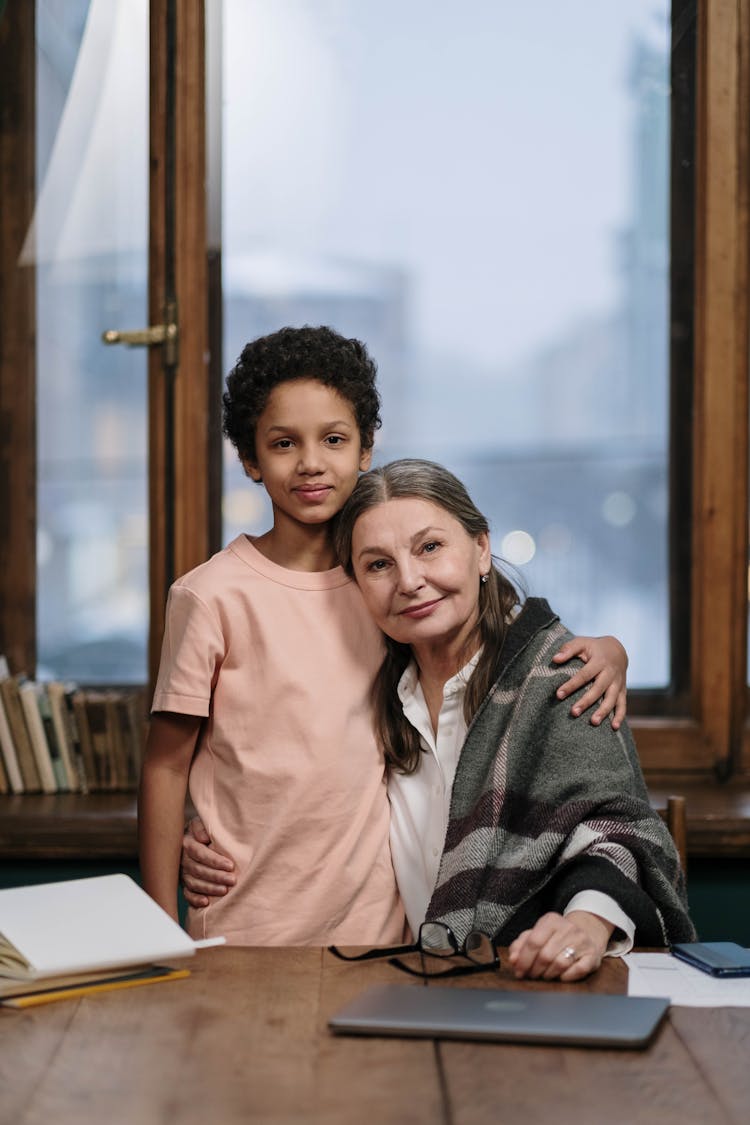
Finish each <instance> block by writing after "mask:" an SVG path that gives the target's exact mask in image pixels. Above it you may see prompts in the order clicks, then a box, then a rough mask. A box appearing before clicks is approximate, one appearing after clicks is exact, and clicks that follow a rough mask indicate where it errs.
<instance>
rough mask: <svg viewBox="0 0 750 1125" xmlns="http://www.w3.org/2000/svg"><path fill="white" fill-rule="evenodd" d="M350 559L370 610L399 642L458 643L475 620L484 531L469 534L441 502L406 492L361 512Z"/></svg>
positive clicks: (484, 565)
mask: <svg viewBox="0 0 750 1125" xmlns="http://www.w3.org/2000/svg"><path fill="white" fill-rule="evenodd" d="M352 564H353V567H354V575H355V577H356V579H357V584H358V586H359V588H360V590H361V591H362V595H363V597H364V599H365V603H366V605H367V608H368V610H369V611H370V613H371V615H372V617H373V618H374V620H375V622H376V623H377V624H378V625H379V626H380V628H381V629H382V630H383V632H384V633H387V634H388V636H389V637H393V639H394V640H396V641H400V642H402V643H403V644H409V645H412V646H413V647H415V648H416V649H419V647H420V646H429V647H434V646H435V645H439V644H440V645H442V644H444V645H446V646H448V647H450V648H451V649H452V650H454V651H459V649H460V647H461V646H463V644H464V642H465V641H466V638H467V637H468V636H469V634H470V633H471V631H472V629H473V628H474V625H475V623H476V620H477V613H478V598H479V581H480V578H481V576H482V575H483V574H486V573H487V572H488V571H489V569H490V566H491V565H492V561H491V555H490V543H489V537H488V536H487V535H486V534H484V533H483V534H481V535H480V536H479V537H478V538H477V539H473V538H472V537H471V536H470V535H468V534H467V532H466V531H464V528H463V527H462V525H461V524H460V523H459V522H458V520H456V519H454V518H453V516H451V515H449V514H448V512H446V511H445V509H444V508H441V507H439V505H437V504H433V503H430V501H428V500H419V499H416V498H412V497H407V498H404V499H399V500H387V501H385V502H384V503H382V504H378V505H377V507H375V508H371V509H370V510H369V511H368V512H365V513H364V515H362V516H360V517H359V519H358V520H357V522H356V523H355V525H354V531H353V534H352Z"/></svg>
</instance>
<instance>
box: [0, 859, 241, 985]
mask: <svg viewBox="0 0 750 1125" xmlns="http://www.w3.org/2000/svg"><path fill="white" fill-rule="evenodd" d="M223 940H224V939H223V938H220V939H218V940H214V939H212V940H210V941H208V942H195V941H193V940H192V938H190V937H189V936H188V934H186V933H185V931H184V930H183V929H181V927H180V926H179V925H178V924H177V923H176V922H175V921H173V919H172V918H170V916H169V915H168V914H167V913H166V911H164V910H162V908H161V907H160V906H158V905H157V904H156V903H155V902H154V901H153V899H151V898H149V896H148V895H147V894H146V893H145V891H143V890H142V889H141V888H140V887H139V886H138V885H137V883H135V882H133V880H132V879H130V878H129V877H128V876H127V875H104V876H100V877H96V878H91V879H72V880H67V881H64V882H60V883H44V884H41V885H38V886H31V887H12V888H10V889H8V890H2V891H0V1000H2V998H3V997H7V996H9V995H11V994H12V995H18V993H19V982H21V981H24V982H34V983H35V985H37V984H38V983H39V982H42V983H43V982H48V983H49V984H50V985H55V986H60V985H61V984H63V983H66V984H70V983H71V982H73V983H74V982H75V981H76V980H77V981H78V982H79V983H80V982H81V981H82V980H84V979H86V980H88V981H91V982H99V983H101V982H102V981H103V978H105V977H108V976H109V977H110V979H112V976H111V975H112V972H113V970H120V972H119V973H118V974H117V976H118V979H119V980H122V978H123V977H124V976H125V975H127V976H128V977H129V978H130V979H136V976H140V977H142V978H145V977H150V978H153V977H158V976H160V975H161V976H163V975H164V972H165V970H164V968H163V967H162V966H158V967H155V966H154V965H153V962H156V961H163V960H164V959H168V960H173V959H174V958H181V957H190V956H192V955H193V954H194V953H195V950H196V949H199V948H201V947H203V946H204V945H217V944H221V942H223ZM131 966H140V967H143V966H150V970H149V971H148V973H140V974H133V973H130V974H123V973H122V970H124V969H128V968H129V967H131ZM180 975H186V974H185V973H184V972H182V973H180ZM35 990H36V991H38V990H39V989H38V988H37V989H35Z"/></svg>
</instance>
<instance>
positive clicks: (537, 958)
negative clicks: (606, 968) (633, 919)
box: [508, 910, 614, 981]
mask: <svg viewBox="0 0 750 1125" xmlns="http://www.w3.org/2000/svg"><path fill="white" fill-rule="evenodd" d="M613 930H614V926H613V925H612V924H611V923H610V922H605V921H604V919H603V918H600V917H599V916H598V915H597V914H589V913H588V911H586V910H571V912H570V914H543V915H542V917H541V918H540V919H539V921H538V922H537V923H536V925H535V926H533V927H532V929H530V930H524V931H523V933H522V934H519V935H518V937H517V938H516V940H515V941H514V942H513V944H512V945H511V946H510V947H509V949H508V960H509V961H510V965H511V968H512V969H513V970H514V971H515V975H516V976H517V977H529V978H530V979H532V980H561V981H572V980H581V978H582V977H587V976H588V975H589V973H593V972H594V970H595V969H598V968H599V966H600V964H601V961H602V957H603V956H604V954H605V952H606V949H607V945H608V944H609V939H610V936H611V934H612V931H613Z"/></svg>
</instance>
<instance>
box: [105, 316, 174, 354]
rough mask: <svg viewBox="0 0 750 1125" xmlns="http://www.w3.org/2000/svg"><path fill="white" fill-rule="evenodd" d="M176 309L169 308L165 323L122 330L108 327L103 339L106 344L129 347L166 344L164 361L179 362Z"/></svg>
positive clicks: (148, 346)
mask: <svg viewBox="0 0 750 1125" xmlns="http://www.w3.org/2000/svg"><path fill="white" fill-rule="evenodd" d="M175 314H176V310H175V308H174V307H171V308H167V310H166V315H165V318H164V319H165V322H166V323H164V324H152V325H150V326H149V327H148V328H136V329H133V330H132V331H120V329H118V328H108V329H107V331H106V332H102V341H103V342H104V343H105V344H125V346H126V347H128V348H152V347H154V346H155V345H156V344H163V345H164V362H165V363H166V364H168V365H174V364H176V363H177V345H178V343H179V339H180V329H179V327H178V325H177V319H176V315H175Z"/></svg>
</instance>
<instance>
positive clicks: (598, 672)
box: [552, 637, 628, 730]
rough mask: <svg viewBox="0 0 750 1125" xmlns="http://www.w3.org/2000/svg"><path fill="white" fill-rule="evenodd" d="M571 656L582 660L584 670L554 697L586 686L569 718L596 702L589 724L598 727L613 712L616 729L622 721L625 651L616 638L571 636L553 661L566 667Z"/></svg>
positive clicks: (625, 665)
mask: <svg viewBox="0 0 750 1125" xmlns="http://www.w3.org/2000/svg"><path fill="white" fill-rule="evenodd" d="M574 656H577V657H578V658H579V659H580V660H582V661H583V668H579V669H578V671H577V672H576V673H575V675H574V676H571V677H570V679H569V680H568V681H567V683H565V684H563V685H562V686H561V687H559V688H558V690H557V698H558V699H566V698H567V696H569V695H572V694H573V693H574V692H576V691H578V689H579V688H582V687H585V686H586V684H589V685H590V686H589V689H588V691H586V692H585V693H584V694H583V695H582V696H581V698H580V699H578V700H576V702H575V704H574V705H573V707H571V709H570V713H571V715H574V716H575V717H576V718H578V716H579V715H582V714H583V712H584V711H587V710H588V708H589V707H593V706H594V704H595V703H598V707H597V708H596V710H595V711H594V713H593V715H592V716H591V723H592V725H593V726H595V727H596V726H598V725H599V723H601V721H602V719H605V718H606V717H607V715H609V714H610V712H612V711H613V712H614V714H613V715H612V729H613V730H617V729H618V728H619V726H620V724H621V723H622V720H623V719H624V718H625V710H626V700H627V691H626V688H625V676H626V673H627V670H628V654H627V652H626V651H625V649H624V648H623V646H622V645H621V644H620V642H619V641H618V640H617V637H573V640H572V641H567V642H566V643H565V644H564V645H563V646H562V648H561V649H560V651H559V652H556V653H555V655H554V656H553V657H552V659H553V660H554V662H555V663H556V664H565V662H566V661H568V660H571V659H572V658H573V657H574Z"/></svg>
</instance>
